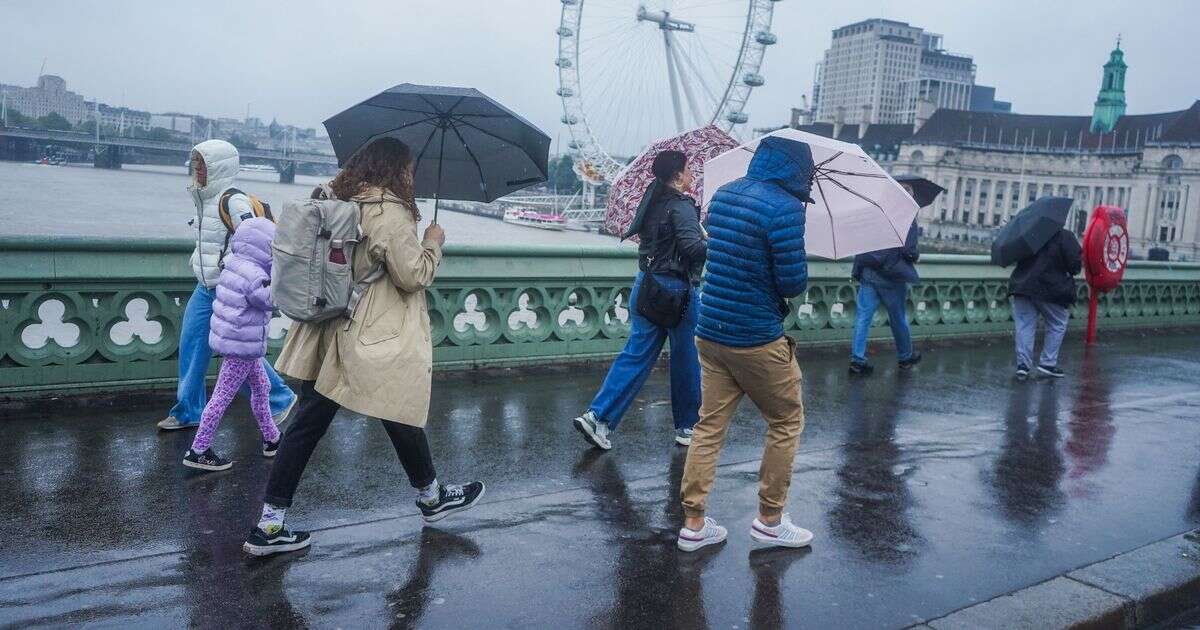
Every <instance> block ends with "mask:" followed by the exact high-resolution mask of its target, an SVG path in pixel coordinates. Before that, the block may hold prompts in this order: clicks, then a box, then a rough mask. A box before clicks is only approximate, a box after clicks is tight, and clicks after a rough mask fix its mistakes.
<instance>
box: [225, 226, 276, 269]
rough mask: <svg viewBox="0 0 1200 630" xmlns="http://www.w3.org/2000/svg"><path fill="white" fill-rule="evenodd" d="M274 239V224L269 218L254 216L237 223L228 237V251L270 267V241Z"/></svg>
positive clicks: (263, 266) (266, 267)
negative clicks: (231, 234) (235, 228)
mask: <svg viewBox="0 0 1200 630" xmlns="http://www.w3.org/2000/svg"><path fill="white" fill-rule="evenodd" d="M273 240H275V224H274V223H272V222H271V220H270V219H264V218H262V217H255V218H253V219H246V220H245V221H242V222H241V223H239V224H238V227H237V230H234V232H233V236H231V237H229V251H230V253H232V254H233V255H235V256H244V257H246V258H249V259H250V260H253V261H254V262H256V263H258V264H259V266H261V267H262V268H264V269H270V268H271V241H273Z"/></svg>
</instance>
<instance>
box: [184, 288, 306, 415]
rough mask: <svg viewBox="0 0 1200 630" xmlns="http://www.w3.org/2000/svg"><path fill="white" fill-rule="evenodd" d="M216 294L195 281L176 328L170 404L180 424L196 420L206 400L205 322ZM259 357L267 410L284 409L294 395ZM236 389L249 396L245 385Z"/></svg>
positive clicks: (208, 357) (208, 355) (209, 351)
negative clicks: (263, 371) (176, 361)
mask: <svg viewBox="0 0 1200 630" xmlns="http://www.w3.org/2000/svg"><path fill="white" fill-rule="evenodd" d="M216 297H217V292H216V291H215V290H213V289H207V288H205V287H204V285H203V284H197V285H196V290H195V291H193V292H192V297H191V298H189V299H188V303H187V308H185V309H184V311H183V325H182V327H181V330H180V331H179V388H178V389H177V390H175V406H174V407H172V408H171V415H172V416H175V418H176V419H178V420H179V422H181V423H183V424H197V423H199V422H200V414H202V413H203V412H204V405H205V403H207V402H208V390H207V385H206V383H205V382H204V379H205V377H206V376H207V375H208V364H209V362H210V361H211V360H212V356H213V352H212V348H209V347H208V322H209V319H211V318H212V311H213V300H214V299H216ZM262 361H263V363H264V364H265V365H266V368H267V380H269V381H270V383H271V413H272V414H277V413H279V412H281V411H283V410H284V409H287V408H288V405H290V404H292V400H293V399H295V398H296V395H295V394H293V393H292V390H291V388H289V387H288V386H287V383H284V382H283V379H282V378H280V376H279V375H278V374H276V373H275V370H274V368H272V367H271V363H270V361H267V359H266V358H263V359H262ZM239 392H240V393H241V394H242V395H243V396H249V395H250V387H249V385H247V384H243V385H242V388H241V390H239Z"/></svg>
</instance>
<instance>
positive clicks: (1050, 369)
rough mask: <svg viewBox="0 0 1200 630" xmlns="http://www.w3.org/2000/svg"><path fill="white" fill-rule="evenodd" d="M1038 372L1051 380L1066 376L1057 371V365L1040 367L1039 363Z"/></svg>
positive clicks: (1064, 373)
mask: <svg viewBox="0 0 1200 630" xmlns="http://www.w3.org/2000/svg"><path fill="white" fill-rule="evenodd" d="M1038 372H1041V373H1042V374H1045V375H1046V376H1049V377H1051V378H1062V377H1064V376H1066V375H1067V373H1066V372H1063V371H1062V370H1060V369H1058V366H1057V365H1042V364H1040V363H1039V364H1038Z"/></svg>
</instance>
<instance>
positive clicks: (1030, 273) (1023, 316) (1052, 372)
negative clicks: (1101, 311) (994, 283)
mask: <svg viewBox="0 0 1200 630" xmlns="http://www.w3.org/2000/svg"><path fill="white" fill-rule="evenodd" d="M1082 268H1083V251H1082V250H1081V249H1080V247H1079V241H1078V240H1076V239H1075V235H1074V234H1072V233H1071V232H1070V231H1068V230H1066V229H1062V230H1059V231H1058V233H1057V234H1055V235H1054V236H1053V237H1051V239H1050V240H1049V241H1047V242H1046V244H1045V245H1043V246H1042V248H1041V249H1039V250H1038V251H1037V253H1036V254H1034V255H1033V256H1031V257H1029V258H1026V259H1024V260H1021V261H1020V262H1018V263H1017V267H1016V269H1013V272H1012V276H1011V277H1010V278H1009V283H1008V290H1009V293H1011V294H1012V296H1013V299H1012V305H1013V324H1014V325H1015V327H1016V330H1015V335H1014V337H1015V340H1016V350H1017V378H1018V379H1021V380H1024V379H1025V378H1027V377H1028V376H1029V371H1030V367H1031V366H1032V365H1033V347H1034V342H1035V337H1036V336H1037V324H1038V318H1039V317H1041V319H1042V320H1044V321H1045V322H1046V337H1045V339H1044V340H1043V342H1042V355H1041V358H1039V359H1038V362H1037V371H1038V372H1040V373H1042V374H1044V375H1046V376H1049V377H1053V378H1062V376H1063V374H1064V373H1063V371H1062V370H1061V369H1059V367H1058V350H1059V348H1061V347H1062V341H1063V337H1064V336H1065V335H1066V334H1067V320H1068V318H1069V317H1070V312H1069V311H1068V310H1067V309H1069V308H1070V307H1071V305H1072V304H1074V303H1075V275H1076V274H1078V273H1079V271H1080V270H1081V269H1082Z"/></svg>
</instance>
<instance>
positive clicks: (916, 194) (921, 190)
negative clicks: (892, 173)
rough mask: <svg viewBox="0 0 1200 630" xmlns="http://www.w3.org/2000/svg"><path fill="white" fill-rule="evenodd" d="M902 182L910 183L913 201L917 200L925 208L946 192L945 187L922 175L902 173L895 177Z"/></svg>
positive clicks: (918, 204)
mask: <svg viewBox="0 0 1200 630" xmlns="http://www.w3.org/2000/svg"><path fill="white" fill-rule="evenodd" d="M893 179H895V180H896V181H897V182H899V183H901V184H908V186H909V187H910V188H912V191H913V192H912V197H913V201H915V202H917V206H919V207H921V208H924V207H925V206H928V205H929V204H931V203H933V200H934V199H937V196H938V195H940V194H942V193H944V192H946V189H945V188H942V187H941V186H938V185H937V184H935V183H933V182H931V181H929V180H928V179H925V178H924V177H921V176H920V175H900V176H898V177H894V178H893Z"/></svg>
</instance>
